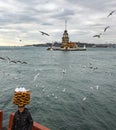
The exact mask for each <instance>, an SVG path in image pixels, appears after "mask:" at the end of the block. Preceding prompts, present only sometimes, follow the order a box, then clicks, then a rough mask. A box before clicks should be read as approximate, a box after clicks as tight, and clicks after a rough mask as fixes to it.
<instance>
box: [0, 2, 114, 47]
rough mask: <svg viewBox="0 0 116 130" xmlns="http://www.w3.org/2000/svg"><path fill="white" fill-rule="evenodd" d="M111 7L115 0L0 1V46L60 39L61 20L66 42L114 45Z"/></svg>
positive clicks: (58, 40) (112, 7)
mask: <svg viewBox="0 0 116 130" xmlns="http://www.w3.org/2000/svg"><path fill="white" fill-rule="evenodd" d="M113 10H116V0H96V1H95V0H0V46H6V45H8V46H12V45H13V46H14V45H16V46H22V45H29V44H39V43H46V42H55V41H57V42H61V38H62V34H63V32H64V29H65V20H67V30H68V34H69V37H70V41H73V42H78V41H79V42H89V43H100V44H103V43H115V44H116V11H115V12H114V13H113V14H112V15H110V16H109V17H108V15H109V13H110V12H111V11H113ZM107 26H110V28H108V29H107V30H106V31H105V32H104V28H105V27H107ZM40 31H44V32H46V33H48V34H49V35H50V36H46V35H41V33H40ZM100 33H102V35H101V38H97V37H93V36H94V35H96V34H100Z"/></svg>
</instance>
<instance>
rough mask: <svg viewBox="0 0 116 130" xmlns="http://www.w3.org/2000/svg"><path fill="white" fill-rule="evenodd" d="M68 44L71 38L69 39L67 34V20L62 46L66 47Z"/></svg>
mask: <svg viewBox="0 0 116 130" xmlns="http://www.w3.org/2000/svg"><path fill="white" fill-rule="evenodd" d="M67 43H69V37H68V32H67V21H66V20H65V30H64V33H63V37H62V45H61V46H64V45H66V44H67Z"/></svg>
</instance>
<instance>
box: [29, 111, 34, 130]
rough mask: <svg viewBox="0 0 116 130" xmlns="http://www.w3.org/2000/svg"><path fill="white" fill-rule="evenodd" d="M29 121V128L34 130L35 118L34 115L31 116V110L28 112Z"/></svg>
mask: <svg viewBox="0 0 116 130" xmlns="http://www.w3.org/2000/svg"><path fill="white" fill-rule="evenodd" d="M28 122H29V128H28V130H32V127H33V119H32V116H31V114H30V112H28Z"/></svg>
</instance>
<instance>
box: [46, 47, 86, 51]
mask: <svg viewBox="0 0 116 130" xmlns="http://www.w3.org/2000/svg"><path fill="white" fill-rule="evenodd" d="M47 50H52V51H86V50H87V48H86V47H77V48H68V47H65V48H61V47H49V48H47Z"/></svg>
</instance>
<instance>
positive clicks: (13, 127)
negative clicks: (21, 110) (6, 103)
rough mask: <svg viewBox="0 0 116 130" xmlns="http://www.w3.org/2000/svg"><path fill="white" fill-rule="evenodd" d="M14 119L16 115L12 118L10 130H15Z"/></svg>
mask: <svg viewBox="0 0 116 130" xmlns="http://www.w3.org/2000/svg"><path fill="white" fill-rule="evenodd" d="M15 118H16V114H15V115H14V117H13V122H12V127H11V130H15V121H16V120H15Z"/></svg>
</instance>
